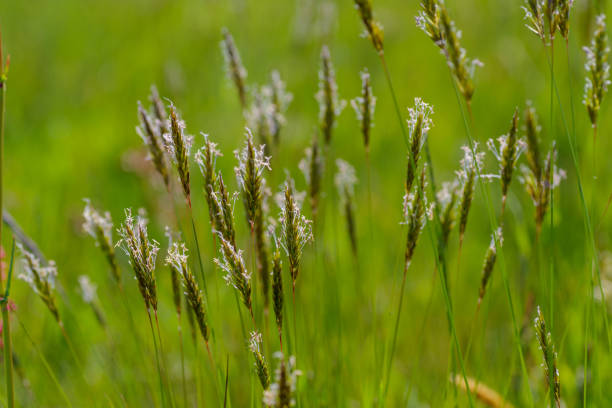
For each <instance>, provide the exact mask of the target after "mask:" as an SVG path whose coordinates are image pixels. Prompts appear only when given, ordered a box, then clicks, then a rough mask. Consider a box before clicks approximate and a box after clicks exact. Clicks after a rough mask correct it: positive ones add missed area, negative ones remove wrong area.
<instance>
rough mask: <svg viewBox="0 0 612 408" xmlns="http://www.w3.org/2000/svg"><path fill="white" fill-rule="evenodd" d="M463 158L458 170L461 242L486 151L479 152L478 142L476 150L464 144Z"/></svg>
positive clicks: (475, 146)
mask: <svg viewBox="0 0 612 408" xmlns="http://www.w3.org/2000/svg"><path fill="white" fill-rule="evenodd" d="M462 149H463V159H461V167H460V169H459V171H457V177H458V178H459V182H460V184H461V202H460V205H459V242H460V243H462V242H463V236H464V234H465V229H466V227H467V221H468V216H469V214H470V209H471V207H472V199H473V198H474V187H475V181H476V178H477V177H478V174H479V173H480V169H481V168H482V159H483V157H484V153H482V152H478V143H474V152H475V153H474V152H472V149H470V148H469V146H463V147H462Z"/></svg>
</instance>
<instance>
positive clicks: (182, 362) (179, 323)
mask: <svg viewBox="0 0 612 408" xmlns="http://www.w3.org/2000/svg"><path fill="white" fill-rule="evenodd" d="M178 336H179V350H180V353H181V374H182V382H183V404H184V405H185V406H187V381H186V380H185V351H184V350H183V328H182V327H181V314H180V313H178Z"/></svg>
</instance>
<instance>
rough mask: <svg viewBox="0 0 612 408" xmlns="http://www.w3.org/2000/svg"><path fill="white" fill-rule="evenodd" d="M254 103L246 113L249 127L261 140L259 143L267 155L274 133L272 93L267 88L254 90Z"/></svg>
mask: <svg viewBox="0 0 612 408" xmlns="http://www.w3.org/2000/svg"><path fill="white" fill-rule="evenodd" d="M252 93H253V102H252V103H251V106H250V107H249V110H248V111H247V112H246V113H245V116H246V121H247V124H248V127H249V128H250V129H253V130H254V132H255V134H256V135H257V136H258V138H259V142H260V143H261V144H262V145H263V146H265V151H266V154H269V149H270V145H271V143H270V140H271V139H272V133H273V131H274V130H273V127H274V122H273V117H272V109H273V107H272V102H271V100H270V96H271V94H270V91H269V89H268V88H267V87H266V86H263V87H261V89H260V90H258V89H254V90H253V92H252Z"/></svg>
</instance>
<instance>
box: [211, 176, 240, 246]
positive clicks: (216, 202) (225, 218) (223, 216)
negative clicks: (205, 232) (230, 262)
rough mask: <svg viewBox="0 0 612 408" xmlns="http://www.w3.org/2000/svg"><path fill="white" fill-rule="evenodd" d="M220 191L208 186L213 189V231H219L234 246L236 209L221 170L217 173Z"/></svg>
mask: <svg viewBox="0 0 612 408" xmlns="http://www.w3.org/2000/svg"><path fill="white" fill-rule="evenodd" d="M217 180H218V186H219V188H218V191H216V192H214V191H212V187H210V186H209V187H208V188H209V189H210V191H211V197H212V204H213V207H212V208H213V214H214V219H215V225H216V227H215V228H213V232H215V231H217V232H219V233H221V234H222V235H223V237H224V238H225V239H226V240H227V241H228V242H229V243H230V245H231V246H232V247H234V248H235V247H236V232H235V230H234V211H233V205H232V204H230V197H229V193H228V192H227V189H226V188H225V183H224V182H223V176H222V174H221V172H219V174H218V175H217Z"/></svg>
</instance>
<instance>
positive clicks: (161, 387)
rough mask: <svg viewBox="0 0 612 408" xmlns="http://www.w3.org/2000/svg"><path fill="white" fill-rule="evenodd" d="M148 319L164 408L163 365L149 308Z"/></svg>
mask: <svg viewBox="0 0 612 408" xmlns="http://www.w3.org/2000/svg"><path fill="white" fill-rule="evenodd" d="M147 317H148V318H149V326H150V327H151V337H152V338H153V346H154V347H155V362H156V363H157V374H158V376H159V394H160V398H161V404H162V407H165V406H166V397H165V393H164V382H163V379H162V372H161V365H160V363H159V350H158V349H157V339H156V336H155V329H153V320H151V312H150V311H149V309H148V308H147Z"/></svg>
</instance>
